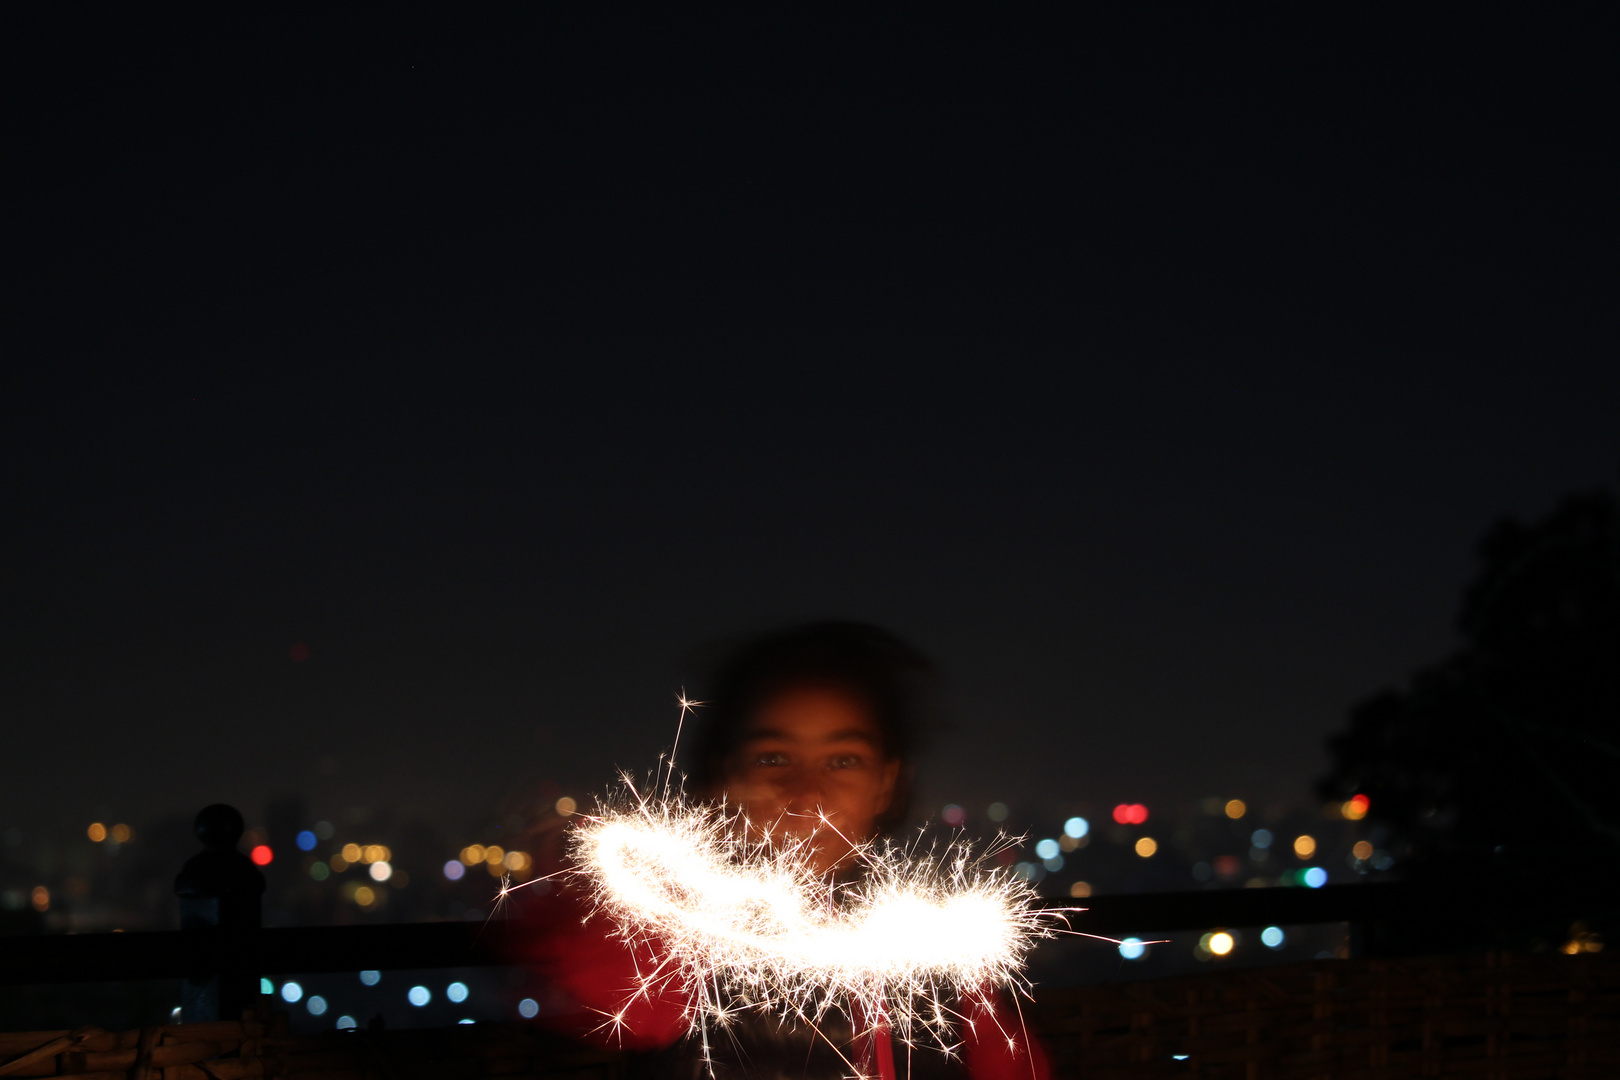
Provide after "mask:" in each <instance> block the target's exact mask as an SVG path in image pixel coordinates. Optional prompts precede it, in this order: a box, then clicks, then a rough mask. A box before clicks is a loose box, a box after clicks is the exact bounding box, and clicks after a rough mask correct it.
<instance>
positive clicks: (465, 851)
mask: <svg viewBox="0 0 1620 1080" xmlns="http://www.w3.org/2000/svg"><path fill="white" fill-rule="evenodd" d="M461 861H462V862H464V863H466V864H467V865H468V866H477V865H478V864H479V863H481V862H483V861H484V845H483V844H468V845H467V846H466V847H464V848H462V849H461Z"/></svg>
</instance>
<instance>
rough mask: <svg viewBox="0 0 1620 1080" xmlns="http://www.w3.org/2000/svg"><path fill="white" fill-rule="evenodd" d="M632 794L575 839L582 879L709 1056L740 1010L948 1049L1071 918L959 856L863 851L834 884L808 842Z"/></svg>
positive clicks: (954, 850)
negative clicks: (814, 862)
mask: <svg viewBox="0 0 1620 1080" xmlns="http://www.w3.org/2000/svg"><path fill="white" fill-rule="evenodd" d="M626 786H627V787H629V788H630V792H631V794H632V795H634V796H635V799H634V801H633V804H632V805H629V806H627V807H624V808H605V809H602V810H601V811H600V812H599V813H598V814H596V815H593V816H591V817H589V818H587V819H585V820H584V821H583V822H582V824H581V827H580V828H579V829H578V830H577V831H576V832H575V836H574V857H575V861H576V864H577V866H578V867H579V870H578V872H579V873H580V874H581V875H583V876H584V877H585V878H586V879H587V880H588V882H589V883H590V886H591V888H592V890H593V894H594V897H595V900H596V903H597V905H598V907H599V908H600V909H601V910H603V911H604V912H606V913H607V914H608V915H609V916H611V917H612V919H613V921H614V924H615V926H616V927H617V929H618V932H619V933H620V934H621V935H622V936H623V937H625V938H626V939H627V940H631V941H637V940H644V939H652V940H656V942H657V943H658V944H659V945H660V946H661V949H660V950H659V951H660V954H661V955H662V956H663V957H664V961H663V964H662V966H661V967H660V968H659V969H658V970H656V971H650V972H643V973H642V975H641V986H640V988H639V990H638V991H636V992H638V993H644V994H649V995H650V994H654V993H658V992H661V991H663V990H664V989H665V988H666V987H668V986H670V985H671V984H674V985H679V986H683V987H685V988H686V990H687V991H688V995H689V998H688V1000H689V1006H688V1007H689V1010H690V1013H691V1016H692V1022H693V1026H694V1027H695V1028H697V1029H699V1031H700V1033H701V1034H702V1035H703V1036H704V1041H705V1044H707V1037H708V1029H709V1027H710V1026H711V1025H712V1026H714V1027H717V1028H723V1027H725V1026H726V1025H727V1024H728V1023H730V1022H731V1021H732V1020H733V1019H734V1018H735V1016H736V1014H737V1013H738V1012H739V1011H741V1010H748V1009H752V1010H764V1011H768V1012H771V1013H775V1014H778V1015H781V1016H784V1017H792V1018H795V1019H798V1020H801V1021H806V1022H809V1023H811V1024H816V1023H818V1022H819V1021H820V1019H821V1018H822V1017H823V1016H824V1015H826V1014H827V1013H828V1012H829V1011H835V1012H841V1013H843V1014H844V1015H846V1016H847V1017H848V1018H849V1020H850V1022H851V1024H852V1025H854V1026H855V1027H856V1028H857V1029H860V1028H862V1027H865V1028H868V1029H870V1028H874V1027H876V1026H879V1025H882V1026H885V1027H887V1028H888V1029H889V1030H890V1031H892V1032H893V1033H894V1035H895V1036H896V1037H898V1038H899V1039H901V1040H902V1041H903V1042H905V1043H907V1044H912V1045H914V1044H916V1043H917V1042H919V1041H923V1040H925V1039H926V1041H929V1042H932V1043H934V1044H936V1045H937V1046H939V1047H940V1048H942V1049H946V1050H949V1049H950V1048H951V1047H952V1046H953V1044H954V1041H955V1039H954V1035H953V1031H954V1023H955V1022H956V1021H958V1020H960V1019H962V1016H961V1011H965V1009H964V1004H967V1003H971V1001H973V1000H974V999H976V998H982V997H983V996H984V995H985V994H987V993H989V992H991V991H992V990H994V989H996V988H1002V987H1005V988H1011V989H1013V990H1015V991H1016V990H1022V989H1023V986H1024V984H1023V976H1022V967H1023V960H1024V957H1025V955H1026V954H1027V953H1028V951H1029V949H1030V948H1031V946H1033V944H1034V943H1035V941H1036V940H1037V939H1039V938H1042V937H1048V936H1051V934H1052V933H1053V931H1052V929H1051V928H1050V925H1049V920H1050V919H1051V918H1054V917H1055V918H1059V919H1061V917H1062V916H1061V915H1055V916H1054V914H1053V913H1051V912H1046V911H1041V910H1039V909H1038V908H1037V907H1036V906H1035V904H1034V903H1033V901H1034V900H1035V893H1034V891H1033V889H1032V888H1031V887H1030V886H1029V885H1028V884H1026V883H1024V882H1022V881H1020V880H1018V879H1016V878H1014V877H1013V876H1012V875H1011V874H1009V873H1007V872H1005V871H1002V870H998V869H994V868H992V867H990V866H988V865H987V859H986V858H985V857H980V858H977V859H975V858H974V857H973V856H972V853H971V851H970V849H969V848H968V847H967V846H966V845H965V844H961V843H954V844H951V845H949V846H946V847H945V848H944V849H942V850H936V851H931V852H928V853H925V854H921V855H919V854H918V853H915V852H908V851H905V850H902V849H900V848H898V847H895V846H893V845H889V844H886V843H872V844H862V845H857V847H856V859H857V860H858V862H859V864H860V867H861V869H862V873H861V874H860V875H859V876H858V877H857V879H856V880H853V881H849V882H843V883H835V882H833V881H831V880H829V879H826V878H823V877H820V876H818V875H817V874H816V873H815V872H814V871H813V870H812V869H811V868H810V855H811V846H810V839H809V838H806V837H800V838H797V839H792V840H782V839H776V840H772V839H771V838H770V836H771V834H772V833H774V832H775V830H760V829H757V828H755V827H753V826H752V825H751V824H750V823H749V822H748V821H747V820H745V819H744V818H742V817H741V816H740V815H738V814H736V813H734V812H729V811H727V810H725V809H724V808H717V807H704V806H691V805H688V804H686V803H685V802H684V801H683V799H681V798H680V797H679V796H676V797H674V798H669V797H666V798H664V799H662V800H659V801H652V800H649V799H646V798H642V797H641V796H639V795H636V792H635V789H634V788H633V787H632V786H630V785H629V782H628V780H627V781H626ZM821 826H822V827H829V826H828V825H827V823H826V822H825V821H823V822H822V823H821ZM994 853H995V852H994V850H991V851H990V852H988V853H987V855H993V854H994ZM959 1010H960V1011H959Z"/></svg>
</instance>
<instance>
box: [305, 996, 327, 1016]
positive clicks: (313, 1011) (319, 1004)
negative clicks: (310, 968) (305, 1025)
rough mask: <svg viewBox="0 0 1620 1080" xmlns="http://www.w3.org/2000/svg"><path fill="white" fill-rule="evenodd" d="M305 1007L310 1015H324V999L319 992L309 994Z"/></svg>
mask: <svg viewBox="0 0 1620 1080" xmlns="http://www.w3.org/2000/svg"><path fill="white" fill-rule="evenodd" d="M305 1008H307V1009H308V1010H309V1015H311V1016H325V1015H326V999H325V998H323V997H321V995H319V994H311V995H310V997H309V1001H308V1002H307V1003H306V1005H305Z"/></svg>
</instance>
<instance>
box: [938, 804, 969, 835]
mask: <svg viewBox="0 0 1620 1080" xmlns="http://www.w3.org/2000/svg"><path fill="white" fill-rule="evenodd" d="M939 820H941V821H943V822H944V823H945V824H947V825H949V826H950V827H951V828H953V829H960V828H961V827H962V826H963V824H964V823H966V821H967V811H966V810H964V809H962V808H961V807H960V806H957V805H956V804H955V803H947V804H946V806H945V809H943V810H941V811H940V812H939Z"/></svg>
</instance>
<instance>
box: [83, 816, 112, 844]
mask: <svg viewBox="0 0 1620 1080" xmlns="http://www.w3.org/2000/svg"><path fill="white" fill-rule="evenodd" d="M86 832H87V833H88V834H89V836H90V839H92V840H94V841H95V842H96V843H98V844H99V843H101V842H102V841H103V840H105V839H107V826H105V825H103V824H102V823H101V822H99V821H97V822H94V823H92V824H91V826H90V828H89V829H88V830H86Z"/></svg>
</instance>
